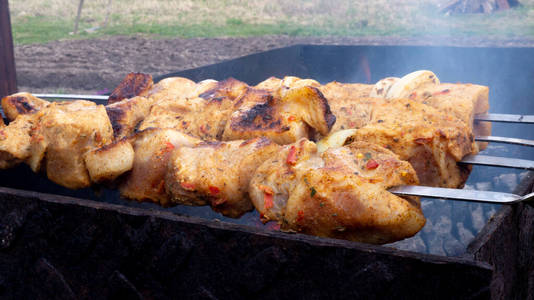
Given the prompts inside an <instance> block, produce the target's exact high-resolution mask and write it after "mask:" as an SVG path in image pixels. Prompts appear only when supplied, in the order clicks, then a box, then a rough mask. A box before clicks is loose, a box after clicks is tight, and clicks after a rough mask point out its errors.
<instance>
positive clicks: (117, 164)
mask: <svg viewBox="0 0 534 300" xmlns="http://www.w3.org/2000/svg"><path fill="white" fill-rule="evenodd" d="M134 155H135V154H134V149H133V147H132V144H131V140H130V139H128V138H123V139H120V140H115V141H113V142H112V143H111V144H107V145H104V146H103V147H101V148H95V149H92V150H89V151H88V152H86V153H85V155H84V161H85V166H86V167H87V171H88V172H89V177H90V178H91V182H94V183H111V182H113V181H114V180H115V179H117V178H118V177H119V176H121V175H122V174H124V173H126V172H128V171H130V170H131V169H132V167H133V163H134Z"/></svg>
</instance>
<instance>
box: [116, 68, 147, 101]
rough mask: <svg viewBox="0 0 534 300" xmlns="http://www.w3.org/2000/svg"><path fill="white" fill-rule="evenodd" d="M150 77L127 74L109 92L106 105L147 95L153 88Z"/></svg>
mask: <svg viewBox="0 0 534 300" xmlns="http://www.w3.org/2000/svg"><path fill="white" fill-rule="evenodd" d="M153 84H154V81H153V80H152V75H150V74H144V73H129V74H128V75H126V77H124V79H123V80H122V81H121V82H120V83H119V85H118V86H117V87H116V88H115V89H114V90H113V92H111V95H109V97H108V104H113V103H115V102H119V101H121V100H123V99H130V98H133V97H135V96H142V95H145V94H147V93H148V91H149V90H150V88H151V87H152V86H153Z"/></svg>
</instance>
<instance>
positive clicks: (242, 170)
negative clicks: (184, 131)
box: [165, 137, 280, 218]
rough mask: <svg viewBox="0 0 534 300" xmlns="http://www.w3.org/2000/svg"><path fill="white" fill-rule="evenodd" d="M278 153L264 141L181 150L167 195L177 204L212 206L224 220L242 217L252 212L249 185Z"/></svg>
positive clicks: (172, 162)
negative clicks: (265, 163) (263, 166)
mask: <svg viewBox="0 0 534 300" xmlns="http://www.w3.org/2000/svg"><path fill="white" fill-rule="evenodd" d="M279 149H280V146H278V145H277V144H275V143H273V142H272V141H270V140H269V139H267V138H264V137H262V138H255V139H252V140H247V141H231V142H205V143H201V144H198V145H196V146H194V147H181V148H178V149H177V150H176V151H175V152H174V153H173V155H172V158H171V160H170V163H169V170H168V173H167V177H166V180H165V184H166V188H167V192H168V193H170V195H171V197H172V202H174V203H177V204H187V205H206V204H209V205H211V207H212V208H213V209H214V210H215V211H218V212H220V213H222V214H223V215H225V216H229V217H234V218H236V217H239V216H241V215H242V214H243V213H245V212H247V211H249V210H251V209H252V203H251V202H250V198H249V197H248V185H249V183H250V179H251V178H252V175H253V174H254V171H255V170H256V168H257V167H258V166H259V165H260V164H262V163H263V162H264V161H265V160H267V159H268V158H270V157H271V156H273V154H274V153H275V152H277V151H278V150H279Z"/></svg>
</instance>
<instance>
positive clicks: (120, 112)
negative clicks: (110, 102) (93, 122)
mask: <svg viewBox="0 0 534 300" xmlns="http://www.w3.org/2000/svg"><path fill="white" fill-rule="evenodd" d="M106 113H107V114H108V118H109V121H110V122H111V127H112V128H113V137H117V136H119V134H120V133H121V130H122V128H123V125H122V124H121V122H120V120H122V119H124V117H125V116H126V112H125V111H124V109H122V108H121V107H114V106H106Z"/></svg>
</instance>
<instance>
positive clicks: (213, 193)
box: [208, 185, 221, 196]
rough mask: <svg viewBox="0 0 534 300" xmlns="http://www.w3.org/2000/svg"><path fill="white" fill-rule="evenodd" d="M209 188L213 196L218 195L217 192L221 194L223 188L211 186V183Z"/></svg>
mask: <svg viewBox="0 0 534 300" xmlns="http://www.w3.org/2000/svg"><path fill="white" fill-rule="evenodd" d="M208 189H209V190H210V194H211V195H212V196H215V195H217V194H219V193H220V192H221V190H220V189H219V188H218V187H216V186H211V185H210V186H209V187H208Z"/></svg>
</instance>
